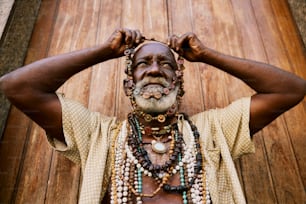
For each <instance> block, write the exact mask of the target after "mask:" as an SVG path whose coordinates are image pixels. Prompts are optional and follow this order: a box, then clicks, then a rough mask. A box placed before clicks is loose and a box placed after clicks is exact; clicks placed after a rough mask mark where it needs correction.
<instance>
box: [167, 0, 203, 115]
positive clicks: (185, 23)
mask: <svg viewBox="0 0 306 204" xmlns="http://www.w3.org/2000/svg"><path fill="white" fill-rule="evenodd" d="M168 8H169V25H170V27H169V31H170V34H175V35H182V34H185V33H187V32H190V31H193V29H194V28H193V21H192V17H193V16H192V1H183V0H177V1H171V0H170V1H168ZM184 65H185V67H186V69H185V71H184V89H185V95H184V96H183V98H182V104H181V108H180V111H182V112H186V113H187V114H189V115H193V114H195V113H199V112H201V111H203V109H204V102H203V95H202V92H203V91H202V87H201V86H200V84H201V78H200V77H199V76H200V72H199V68H198V65H197V64H195V63H190V62H188V61H187V60H185V63H184Z"/></svg>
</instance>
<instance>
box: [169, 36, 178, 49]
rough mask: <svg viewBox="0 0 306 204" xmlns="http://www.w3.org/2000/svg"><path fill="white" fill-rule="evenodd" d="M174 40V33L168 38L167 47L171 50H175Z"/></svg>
mask: <svg viewBox="0 0 306 204" xmlns="http://www.w3.org/2000/svg"><path fill="white" fill-rule="evenodd" d="M176 41H177V36H176V35H171V36H170V37H169V38H168V43H169V47H170V48H171V49H173V50H176Z"/></svg>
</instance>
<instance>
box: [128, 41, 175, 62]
mask: <svg viewBox="0 0 306 204" xmlns="http://www.w3.org/2000/svg"><path fill="white" fill-rule="evenodd" d="M147 55H166V56H169V57H171V58H173V60H175V58H174V55H173V53H172V51H171V49H170V48H169V47H168V46H167V45H166V44H163V43H158V42H150V43H146V44H143V45H141V46H140V47H139V48H138V49H136V51H135V55H134V58H138V57H142V56H147Z"/></svg>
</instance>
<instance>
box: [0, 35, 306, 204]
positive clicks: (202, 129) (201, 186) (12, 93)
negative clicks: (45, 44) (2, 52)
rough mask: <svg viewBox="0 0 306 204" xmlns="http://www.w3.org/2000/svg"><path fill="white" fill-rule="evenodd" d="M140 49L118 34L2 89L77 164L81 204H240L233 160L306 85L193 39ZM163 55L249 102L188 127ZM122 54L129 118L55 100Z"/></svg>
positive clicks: (173, 66)
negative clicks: (230, 81)
mask: <svg viewBox="0 0 306 204" xmlns="http://www.w3.org/2000/svg"><path fill="white" fill-rule="evenodd" d="M144 40H145V37H144V36H143V35H142V34H141V32H140V31H138V30H129V29H118V30H116V31H115V32H114V33H113V34H112V35H111V36H110V38H109V39H108V40H107V41H106V42H105V43H104V44H102V45H100V46H97V47H94V48H90V49H84V50H80V51H76V52H72V53H68V54H63V55H59V56H54V57H50V58H46V59H43V60H40V61H37V62H34V63H32V64H29V65H26V66H24V67H23V68H21V69H18V70H16V71H14V72H12V73H9V74H7V75H5V76H3V77H2V78H1V80H0V87H1V90H2V91H3V92H4V93H5V94H6V96H7V97H8V98H9V99H10V101H11V102H12V104H14V105H15V106H16V107H18V108H19V109H20V110H21V111H23V112H24V113H25V114H27V115H28V116H29V117H30V118H31V119H33V120H34V121H35V122H36V123H38V124H39V125H40V126H41V127H42V128H44V129H45V131H46V134H47V135H48V140H49V142H50V144H51V145H52V146H54V147H55V148H56V149H57V150H58V151H60V152H62V153H63V154H64V155H65V156H67V157H68V158H69V159H71V160H72V161H74V162H76V163H78V164H80V165H81V168H82V175H83V183H82V188H81V193H80V203H99V202H101V201H102V202H105V203H109V202H110V203H157V202H159V203H211V202H212V203H245V200H244V196H243V193H242V190H241V187H240V184H239V180H238V176H237V174H236V171H235V168H234V164H233V159H236V158H238V157H239V156H241V155H243V154H246V153H249V152H253V151H254V147H253V144H252V142H251V135H253V134H254V133H256V132H257V131H259V130H261V129H262V128H263V127H264V126H266V125H267V124H269V123H270V122H271V121H273V120H274V119H275V118H276V117H278V116H279V115H280V114H282V113H283V112H285V111H286V110H288V109H290V108H291V107H293V106H294V105H296V104H298V103H299V102H300V101H301V100H302V99H303V98H304V96H305V93H306V81H305V80H303V79H301V78H299V77H297V76H295V75H293V74H291V73H288V72H285V71H282V70H280V69H278V68H276V67H273V66H271V65H267V64H263V63H259V62H254V61H250V60H245V59H240V58H235V57H232V56H228V55H224V54H221V53H219V52H217V51H214V50H212V49H209V48H207V47H205V46H204V45H203V44H202V43H201V41H200V40H199V39H198V38H197V36H196V35H195V34H193V33H186V34H184V35H182V36H180V37H178V36H175V35H173V36H171V37H169V38H168V42H167V44H163V43H159V42H147V43H145V44H143V45H142V46H140V47H137V46H138V45H139V44H141V43H143V42H144ZM134 47H137V48H136V50H133V48H134ZM169 48H171V49H172V50H174V51H175V52H176V53H178V55H179V56H181V57H183V58H185V59H186V60H188V61H191V62H203V63H206V64H209V65H212V66H214V67H216V68H218V69H221V70H223V71H225V72H227V73H229V74H231V75H233V76H235V77H238V78H239V79H241V80H243V81H244V82H245V83H246V84H247V85H249V86H250V87H251V88H252V89H254V90H255V91H256V94H255V95H253V96H252V97H248V98H243V99H240V100H237V101H235V102H233V103H232V104H231V105H229V106H228V107H226V108H224V109H216V110H209V111H205V112H203V113H199V114H197V115H195V116H192V117H190V118H189V117H188V116H187V115H185V114H181V113H179V103H180V98H181V97H182V96H183V93H184V90H183V83H184V82H183V69H184V65H183V61H182V58H181V57H180V58H179V59H178V63H176V60H175V58H174V55H173V53H172V52H171V50H170V49H169ZM123 55H125V57H126V66H127V67H126V73H127V78H126V80H125V81H124V89H125V93H126V95H127V96H128V97H129V98H130V100H131V103H132V106H133V111H132V112H131V113H130V114H129V115H128V116H127V120H125V121H123V122H122V123H119V122H117V121H116V119H115V118H109V117H106V116H102V115H101V114H99V113H93V112H90V111H89V110H87V109H86V108H84V107H83V106H82V105H81V104H78V103H76V102H74V101H71V100H69V99H66V98H65V97H64V96H63V95H61V94H56V93H55V92H56V90H57V89H58V88H59V87H60V86H61V85H62V84H63V83H64V82H65V81H66V80H68V79H69V78H70V77H71V76H73V75H74V74H76V73H78V72H79V71H82V70H84V69H86V68H87V67H90V66H92V65H94V64H97V63H101V62H104V61H106V60H110V59H114V58H118V57H121V56H123ZM187 83H188V82H187Z"/></svg>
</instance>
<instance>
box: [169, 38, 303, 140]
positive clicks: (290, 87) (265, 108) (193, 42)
mask: <svg viewBox="0 0 306 204" xmlns="http://www.w3.org/2000/svg"><path fill="white" fill-rule="evenodd" d="M168 42H169V46H170V47H171V48H173V49H174V50H176V51H177V52H178V53H179V54H181V55H182V56H183V57H184V58H185V59H187V60H189V61H192V62H203V63H206V64H209V65H212V66H214V67H216V68H218V69H221V70H223V71H225V72H227V73H229V74H231V75H233V76H235V77H237V78H239V79H241V80H242V81H244V82H245V83H246V84H247V85H249V86H250V87H251V88H252V89H254V90H255V91H256V92H257V93H256V94H255V95H253V96H252V98H251V110H250V131H251V133H252V134H254V133H256V132H257V131H259V130H261V129H262V128H263V127H265V126H266V125H267V124H269V123H270V122H271V121H273V120H274V119H275V118H277V117H278V116H279V115H281V114H282V113H284V112H285V111H287V110H289V109H290V108H291V107H293V106H295V105H296V104H298V103H299V102H300V101H301V100H303V98H304V96H305V94H306V81H305V80H303V79H301V78H299V77H298V76H296V75H294V74H292V73H289V72H286V71H284V70H281V69H279V68H277V67H275V66H272V65H269V64H265V63H260V62H255V61H252V60H247V59H241V58H237V57H232V56H229V55H225V54H222V53H220V52H217V51H215V50H212V49H209V48H207V47H205V46H204V45H203V44H202V43H201V41H200V40H199V39H198V38H197V36H196V35H195V34H194V33H186V34H184V35H183V36H181V37H177V36H171V37H170V38H169V39H168Z"/></svg>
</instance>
